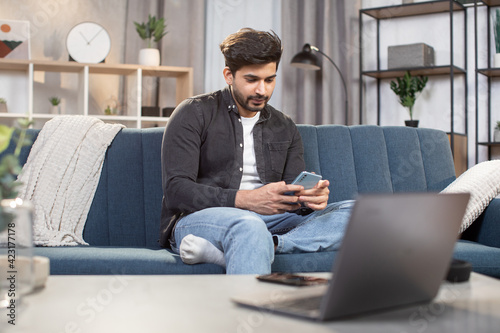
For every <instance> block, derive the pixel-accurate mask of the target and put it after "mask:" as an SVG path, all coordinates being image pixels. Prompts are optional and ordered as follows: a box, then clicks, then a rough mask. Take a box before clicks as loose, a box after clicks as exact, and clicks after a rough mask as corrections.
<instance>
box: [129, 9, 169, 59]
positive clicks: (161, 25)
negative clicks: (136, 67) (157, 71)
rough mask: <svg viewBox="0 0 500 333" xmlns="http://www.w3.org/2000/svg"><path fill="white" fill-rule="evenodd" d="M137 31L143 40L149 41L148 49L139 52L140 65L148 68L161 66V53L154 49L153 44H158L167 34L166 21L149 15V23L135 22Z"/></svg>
mask: <svg viewBox="0 0 500 333" xmlns="http://www.w3.org/2000/svg"><path fill="white" fill-rule="evenodd" d="M134 24H135V29H136V30H137V33H138V34H139V37H141V38H142V39H143V40H145V41H147V48H145V49H142V50H140V51H139V64H140V65H146V66H159V65H160V51H159V50H158V49H156V48H153V42H155V43H158V42H159V41H160V40H161V39H162V38H163V36H165V35H166V34H167V32H166V31H165V28H166V27H167V26H166V25H165V19H163V18H161V19H158V20H157V19H156V17H155V16H151V15H149V17H148V21H147V22H144V23H138V22H134Z"/></svg>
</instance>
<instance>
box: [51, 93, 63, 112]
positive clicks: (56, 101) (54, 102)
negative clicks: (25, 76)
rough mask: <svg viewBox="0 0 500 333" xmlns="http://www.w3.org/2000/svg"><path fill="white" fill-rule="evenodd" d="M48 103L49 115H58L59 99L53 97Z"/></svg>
mask: <svg viewBox="0 0 500 333" xmlns="http://www.w3.org/2000/svg"><path fill="white" fill-rule="evenodd" d="M49 102H50V113H52V114H60V113H61V107H60V105H59V104H61V99H60V98H59V97H55V96H54V97H50V98H49Z"/></svg>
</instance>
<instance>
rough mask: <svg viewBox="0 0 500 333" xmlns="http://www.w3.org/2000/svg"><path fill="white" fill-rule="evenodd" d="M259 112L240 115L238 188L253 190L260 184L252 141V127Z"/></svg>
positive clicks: (257, 118)
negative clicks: (246, 115) (241, 149)
mask: <svg viewBox="0 0 500 333" xmlns="http://www.w3.org/2000/svg"><path fill="white" fill-rule="evenodd" d="M259 116H260V112H257V114H256V115H255V116H254V117H252V118H245V117H241V118H240V119H241V124H242V125H243V176H242V177H241V183H240V190H254V189H256V188H258V187H261V186H262V182H261V180H260V177H259V174H258V173H257V160H256V159H255V149H254V142H253V128H254V126H255V124H256V123H257V121H258V120H259Z"/></svg>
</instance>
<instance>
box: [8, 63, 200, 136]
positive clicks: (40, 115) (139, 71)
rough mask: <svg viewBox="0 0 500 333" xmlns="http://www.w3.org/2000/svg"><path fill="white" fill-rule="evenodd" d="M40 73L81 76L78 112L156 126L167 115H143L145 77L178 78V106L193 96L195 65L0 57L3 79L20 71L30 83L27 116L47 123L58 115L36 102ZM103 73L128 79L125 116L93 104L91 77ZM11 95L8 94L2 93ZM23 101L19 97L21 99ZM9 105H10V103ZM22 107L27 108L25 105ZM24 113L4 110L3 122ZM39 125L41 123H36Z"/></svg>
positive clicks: (107, 120) (127, 124) (76, 107)
mask: <svg viewBox="0 0 500 333" xmlns="http://www.w3.org/2000/svg"><path fill="white" fill-rule="evenodd" d="M36 72H56V73H73V74H76V75H78V81H79V84H78V87H77V88H76V91H75V93H76V95H77V96H78V97H77V105H76V106H75V109H76V110H77V111H76V114H79V115H90V116H95V117H97V118H99V119H102V120H103V121H106V122H117V123H124V124H125V125H126V126H127V127H137V128H141V127H143V125H146V126H154V125H158V124H162V125H164V124H165V123H166V122H167V120H168V118H167V117H143V116H142V111H141V109H142V106H143V105H142V92H143V78H144V77H148V76H150V77H157V78H165V77H167V78H174V79H175V80H176V88H175V90H176V91H175V101H176V105H177V104H179V103H180V102H181V101H183V100H184V99H186V98H188V97H191V96H192V95H193V69H192V68H191V67H174V66H154V67H148V66H140V65H131V64H81V63H77V62H57V61H41V60H10V59H0V76H1V77H2V80H8V78H9V74H11V73H17V74H18V75H21V76H24V77H25V80H26V81H27V84H26V85H25V91H23V89H20V90H17V91H19V92H21V94H22V96H25V97H22V100H25V99H26V100H27V107H26V108H27V113H26V116H27V117H28V118H29V119H30V120H35V122H36V121H37V120H40V121H41V122H44V121H46V120H48V119H51V118H53V117H54V116H55V114H49V113H46V112H37V111H36V110H35V105H34V93H36V89H37V88H36V85H35V76H36ZM99 74H106V75H116V76H124V77H126V78H127V104H128V107H129V110H128V111H127V114H124V115H103V114H102V113H98V112H96V111H95V110H92V109H91V108H90V106H89V103H90V96H89V91H90V85H91V84H92V82H91V77H94V76H95V75H99ZM0 97H4V98H7V101H8V104H9V98H8V96H0ZM17 99H18V100H19V98H17ZM8 107H9V106H8ZM20 108H24V105H23V106H21V107H20ZM20 116H22V114H20V113H8V112H7V113H0V123H1V122H4V121H11V119H12V118H19V117H20ZM35 127H39V126H37V124H36V123H35Z"/></svg>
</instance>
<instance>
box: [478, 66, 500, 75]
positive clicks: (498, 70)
mask: <svg viewBox="0 0 500 333" xmlns="http://www.w3.org/2000/svg"><path fill="white" fill-rule="evenodd" d="M477 71H478V72H479V73H481V74H483V75H486V76H489V77H496V76H500V68H481V69H478V70H477Z"/></svg>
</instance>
